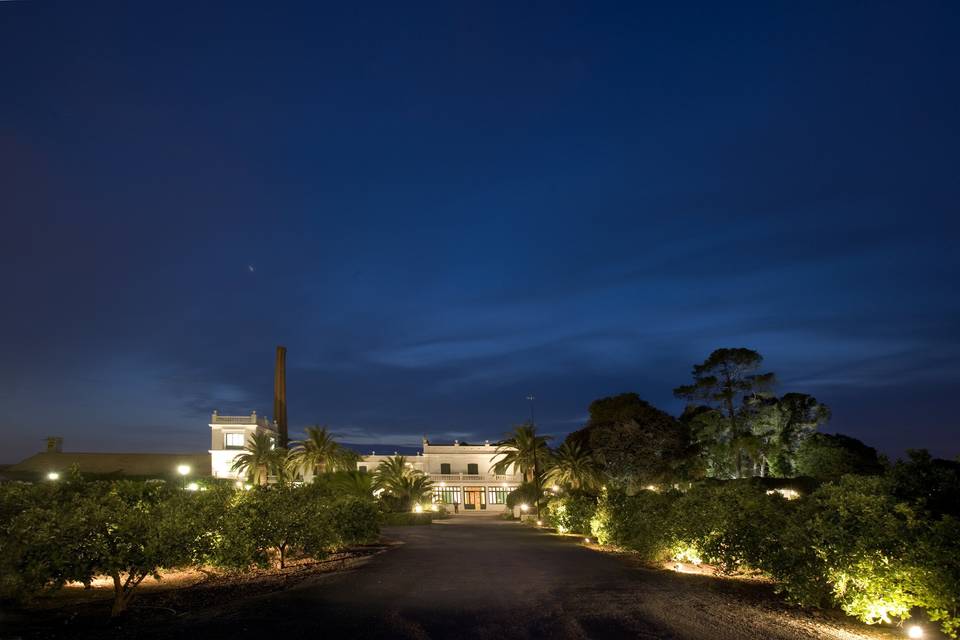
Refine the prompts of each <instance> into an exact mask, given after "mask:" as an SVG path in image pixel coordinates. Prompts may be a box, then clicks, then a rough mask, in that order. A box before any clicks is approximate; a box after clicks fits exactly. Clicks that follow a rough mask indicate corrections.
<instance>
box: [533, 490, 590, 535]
mask: <svg viewBox="0 0 960 640" xmlns="http://www.w3.org/2000/svg"><path fill="white" fill-rule="evenodd" d="M596 512H597V499H596V498H594V497H593V496H589V495H584V494H580V493H569V494H566V495H563V496H555V497H553V498H551V499H550V502H548V503H547V508H546V513H545V517H544V519H545V520H546V522H547V523H549V524H550V526H552V527H554V528H556V530H557V531H559V532H560V533H567V532H570V533H584V534H589V533H590V521H591V520H592V519H593V517H594V515H596Z"/></svg>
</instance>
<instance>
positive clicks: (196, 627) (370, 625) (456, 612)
mask: <svg viewBox="0 0 960 640" xmlns="http://www.w3.org/2000/svg"><path fill="white" fill-rule="evenodd" d="M384 533H385V535H386V537H388V538H391V539H394V540H396V541H398V542H400V543H401V544H400V545H398V547H397V548H395V549H393V550H391V551H389V552H387V553H384V554H381V555H379V556H376V557H375V558H373V559H372V560H371V561H370V562H369V563H367V564H365V565H363V566H360V567H359V568H357V569H354V570H352V571H349V572H346V573H340V574H333V575H330V576H327V577H323V578H320V579H318V580H316V581H313V582H311V583H305V584H303V585H301V586H298V587H296V588H294V589H290V590H288V591H284V592H281V593H276V594H271V595H269V596H264V597H262V598H257V599H254V600H252V601H251V600H247V601H246V602H244V603H242V605H241V604H239V603H238V604H237V605H236V606H231V605H229V604H227V605H226V606H225V607H224V608H223V609H222V610H220V611H219V612H216V613H214V612H207V613H204V614H199V615H196V616H193V617H188V618H187V619H184V620H182V622H181V623H180V624H183V625H184V626H188V627H189V632H190V633H191V634H195V635H196V637H237V635H238V634H239V635H248V634H252V635H256V636H257V637H276V638H285V639H286V638H290V637H323V635H328V637H343V638H349V637H357V638H457V639H466V638H489V639H490V640H502V639H504V638H548V637H549V638H690V639H700V638H703V639H710V640H724V639H728V638H729V639H731V640H733V639H741V638H757V639H765V640H767V639H779V638H782V639H796V638H843V639H846V640H852V639H855V638H893V637H898V638H899V637H902V636H901V635H900V634H895V633H893V632H892V631H889V630H881V629H877V628H871V627H866V626H864V625H861V624H858V623H856V622H854V621H851V620H849V619H846V618H844V617H842V616H838V615H829V614H823V615H814V614H811V613H807V612H803V611H797V610H794V609H791V608H788V607H786V606H784V605H782V604H780V602H779V600H778V599H777V598H775V597H771V595H770V592H769V588H768V587H766V586H763V585H756V584H744V583H737V582H733V581H729V580H717V579H714V578H711V577H705V576H697V575H684V574H676V573H673V572H670V571H656V570H651V569H645V568H642V567H638V566H637V565H636V564H635V563H632V562H630V561H629V560H628V559H625V558H622V557H615V556H612V555H609V554H605V553H602V552H599V551H596V550H592V549H589V548H586V547H585V546H583V545H581V544H578V542H577V540H576V539H572V538H569V537H566V538H564V537H559V536H555V535H551V534H549V533H545V532H541V531H536V530H533V529H531V528H529V527H524V526H521V525H519V524H516V523H511V522H504V521H501V520H497V519H494V518H490V517H477V516H461V517H459V518H454V519H451V520H446V521H441V522H438V523H435V524H433V525H430V526H418V527H398V528H391V529H387V530H386V531H385V532H384ZM157 631H161V630H160V629H157ZM169 631H170V630H169V629H167V630H164V634H166V632H169ZM184 631H187V629H184Z"/></svg>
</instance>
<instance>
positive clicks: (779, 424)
mask: <svg viewBox="0 0 960 640" xmlns="http://www.w3.org/2000/svg"><path fill="white" fill-rule="evenodd" d="M741 416H742V418H743V421H744V424H745V425H746V431H747V433H746V434H745V435H744V437H743V438H742V439H741V441H742V442H746V443H749V445H750V446H749V447H747V448H748V449H749V451H750V452H751V454H752V455H751V460H752V462H753V475H759V476H765V475H774V476H779V477H788V476H792V475H794V474H795V472H796V455H797V451H798V450H799V448H800V445H801V443H802V442H803V441H804V440H805V439H806V438H808V437H809V436H810V435H811V434H813V433H814V432H816V430H817V429H818V428H819V427H820V425H822V424H823V423H825V422H826V421H827V420H829V419H830V409H829V408H828V407H827V406H826V405H824V404H821V403H820V402H818V401H817V399H816V398H814V397H813V396H810V395H807V394H805V393H788V394H785V395H784V396H782V397H780V398H777V397H776V396H772V395H768V394H759V393H758V394H754V395H752V396H747V397H745V398H744V401H743V407H742V409H741Z"/></svg>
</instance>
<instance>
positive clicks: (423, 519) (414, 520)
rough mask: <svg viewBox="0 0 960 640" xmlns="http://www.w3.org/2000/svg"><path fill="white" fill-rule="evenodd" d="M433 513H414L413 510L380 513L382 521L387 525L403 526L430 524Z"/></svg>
mask: <svg viewBox="0 0 960 640" xmlns="http://www.w3.org/2000/svg"><path fill="white" fill-rule="evenodd" d="M431 522H433V513H426V512H424V513H413V512H411V511H393V512H387V513H382V514H380V523H381V524H382V525H383V526H385V527H403V526H410V525H421V524H430V523H431Z"/></svg>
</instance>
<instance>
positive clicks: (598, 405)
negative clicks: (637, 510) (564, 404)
mask: <svg viewBox="0 0 960 640" xmlns="http://www.w3.org/2000/svg"><path fill="white" fill-rule="evenodd" d="M567 442H568V443H570V444H571V445H573V444H578V445H580V446H581V447H583V448H584V449H585V450H587V451H588V452H589V453H590V454H591V456H592V458H593V459H594V460H595V461H596V462H597V463H598V464H599V465H600V466H601V468H602V469H603V471H604V474H605V476H606V477H607V479H608V480H609V481H610V482H611V483H613V484H614V485H617V486H620V487H622V488H624V489H626V490H628V491H630V492H633V491H635V490H637V489H638V488H639V487H641V486H643V485H645V484H650V483H661V482H669V481H672V480H676V479H681V478H686V477H689V476H690V475H695V474H692V467H691V462H692V461H693V460H694V456H693V449H692V447H691V441H690V434H689V428H688V427H687V425H686V424H684V423H681V422H679V421H678V420H677V419H676V418H674V417H673V416H671V415H670V414H668V413H666V412H665V411H661V410H660V409H657V408H656V407H654V406H653V405H651V404H650V403H649V402H646V401H644V400H642V399H641V398H640V396H638V395H637V394H636V393H621V394H619V395H616V396H610V397H607V398H600V399H599V400H595V401H594V402H592V403H590V419H589V421H588V422H587V425H586V426H585V427H584V428H583V429H581V430H579V431H575V432H573V433H571V434H570V435H569V436H567Z"/></svg>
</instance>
